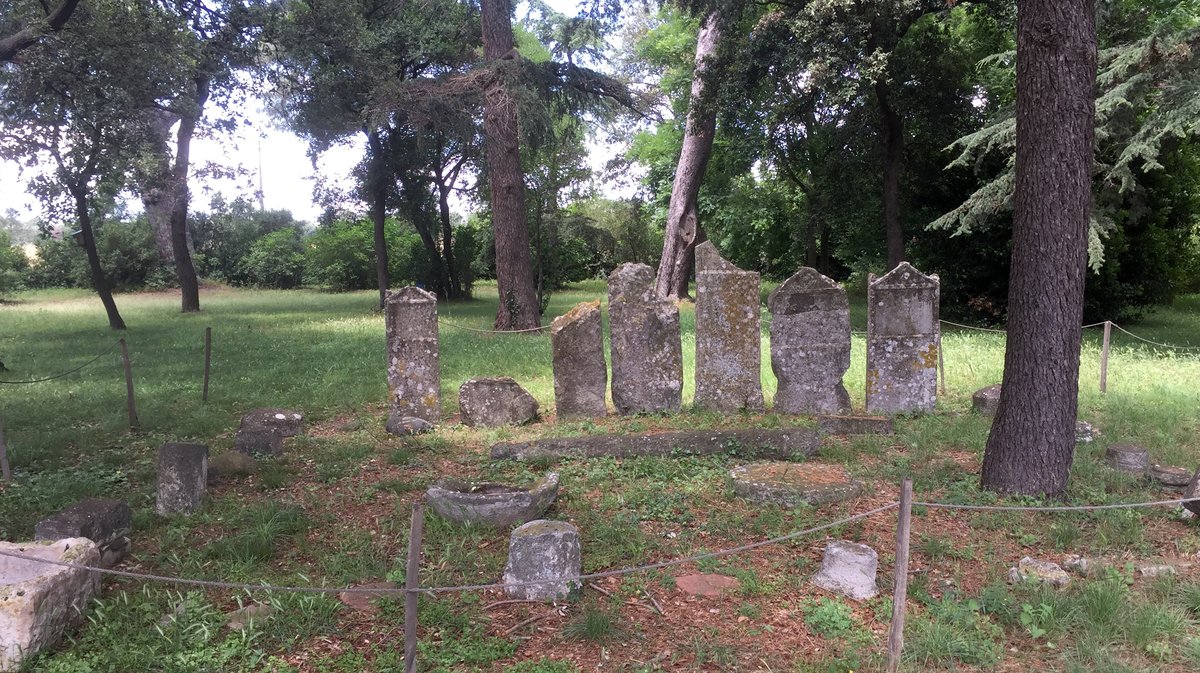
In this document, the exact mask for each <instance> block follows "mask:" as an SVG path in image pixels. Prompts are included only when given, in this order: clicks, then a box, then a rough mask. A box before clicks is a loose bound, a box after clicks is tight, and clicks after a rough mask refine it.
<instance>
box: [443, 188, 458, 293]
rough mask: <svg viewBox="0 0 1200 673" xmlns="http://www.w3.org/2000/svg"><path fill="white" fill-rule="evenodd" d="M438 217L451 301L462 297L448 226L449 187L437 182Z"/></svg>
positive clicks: (451, 228) (450, 230)
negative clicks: (440, 224) (440, 225)
mask: <svg viewBox="0 0 1200 673" xmlns="http://www.w3.org/2000/svg"><path fill="white" fill-rule="evenodd" d="M438 215H439V216H440V218H441V222H442V259H444V260H445V262H446V269H447V271H446V275H447V278H448V280H449V287H448V288H447V291H448V296H449V297H450V298H451V299H458V298H461V297H462V294H463V287H462V281H461V280H460V279H459V277H458V267H457V266H455V263H454V240H453V234H454V227H453V226H451V224H450V186H449V185H446V184H443V183H442V182H440V181H439V182H438Z"/></svg>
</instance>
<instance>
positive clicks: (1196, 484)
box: [1181, 468, 1200, 515]
mask: <svg viewBox="0 0 1200 673" xmlns="http://www.w3.org/2000/svg"><path fill="white" fill-rule="evenodd" d="M1181 497H1182V498H1183V499H1185V500H1187V499H1189V498H1200V468H1197V470H1196V471H1195V472H1194V473H1193V474H1192V478H1191V479H1190V480H1189V481H1188V483H1187V486H1185V487H1184V488H1183V495H1182V496H1181ZM1183 509H1184V510H1185V511H1188V512H1191V513H1192V514H1196V515H1200V500H1193V501H1192V502H1185V503H1183Z"/></svg>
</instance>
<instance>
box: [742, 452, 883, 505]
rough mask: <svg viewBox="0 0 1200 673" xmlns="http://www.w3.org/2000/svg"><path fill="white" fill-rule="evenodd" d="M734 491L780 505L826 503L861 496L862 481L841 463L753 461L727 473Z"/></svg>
mask: <svg viewBox="0 0 1200 673" xmlns="http://www.w3.org/2000/svg"><path fill="white" fill-rule="evenodd" d="M729 477H730V479H731V480H732V481H733V492H734V493H736V494H737V495H739V496H741V497H743V498H745V499H747V500H750V501H752V502H759V503H765V504H774V505H781V506H783V507H799V506H801V505H825V504H829V503H833V502H842V501H843V500H850V499H852V498H857V497H858V496H860V495H862V489H863V487H862V482H859V481H858V480H856V479H854V478H852V477H851V476H850V475H849V474H848V473H847V472H846V470H845V468H843V467H841V466H840V465H825V464H822V463H813V462H805V463H786V462H768V463H754V464H751V465H742V466H739V467H735V468H733V469H732V470H730V472H729Z"/></svg>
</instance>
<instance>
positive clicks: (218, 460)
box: [208, 451, 258, 486]
mask: <svg viewBox="0 0 1200 673" xmlns="http://www.w3.org/2000/svg"><path fill="white" fill-rule="evenodd" d="M257 471H258V461H256V460H254V459H253V458H251V457H250V456H248V455H246V454H244V453H239V452H237V451H226V452H225V453H222V454H218V455H216V456H213V457H212V458H209V459H208V484H209V485H210V486H211V485H213V484H216V483H219V482H222V481H227V480H230V479H235V478H237V477H244V476H246V475H250V474H254V473H255V472H257Z"/></svg>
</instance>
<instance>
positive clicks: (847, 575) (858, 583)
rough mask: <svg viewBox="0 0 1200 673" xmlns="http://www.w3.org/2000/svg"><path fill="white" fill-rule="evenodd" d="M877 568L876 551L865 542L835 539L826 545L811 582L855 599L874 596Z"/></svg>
mask: <svg viewBox="0 0 1200 673" xmlns="http://www.w3.org/2000/svg"><path fill="white" fill-rule="evenodd" d="M878 570H879V554H877V553H875V550H874V549H871V548H870V547H868V546H867V545H865V544H858V543H857V542H847V541H846V540H834V541H833V542H830V543H829V544H828V545H826V546H825V556H824V557H822V559H821V570H819V571H818V572H817V574H816V575H814V576H813V578H812V583H813V584H815V585H817V586H819V587H821V588H822V589H825V590H827V591H832V592H834V593H839V594H842V595H843V596H846V597H848V598H853V599H854V600H856V601H865V600H867V599H870V598H874V597H875V595H876V594H878V593H879V587H878V586H876V584H875V574H876V572H877V571H878Z"/></svg>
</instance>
